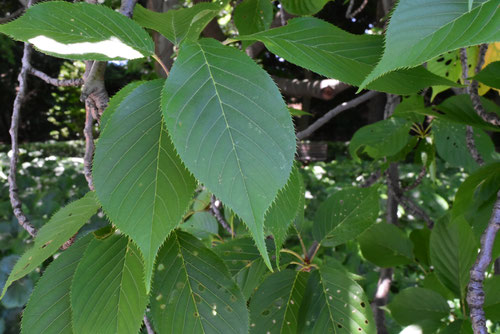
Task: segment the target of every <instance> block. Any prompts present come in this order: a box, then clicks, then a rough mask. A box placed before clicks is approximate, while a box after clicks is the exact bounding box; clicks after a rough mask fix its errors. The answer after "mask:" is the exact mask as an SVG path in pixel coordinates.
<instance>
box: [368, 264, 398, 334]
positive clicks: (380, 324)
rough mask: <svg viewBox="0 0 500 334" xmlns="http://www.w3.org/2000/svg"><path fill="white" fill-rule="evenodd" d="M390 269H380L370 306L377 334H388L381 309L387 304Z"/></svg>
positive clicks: (391, 271) (391, 270)
mask: <svg viewBox="0 0 500 334" xmlns="http://www.w3.org/2000/svg"><path fill="white" fill-rule="evenodd" d="M392 273H393V269H392V268H381V269H380V276H379V279H378V283H377V291H376V292H375V298H373V302H372V304H371V306H372V310H373V316H374V318H375V324H376V326H377V334H388V333H389V332H388V330H387V326H386V325H385V312H384V310H383V309H382V308H381V307H382V306H385V305H386V304H387V301H388V299H389V292H390V289H391V284H392Z"/></svg>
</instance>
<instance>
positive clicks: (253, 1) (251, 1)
mask: <svg viewBox="0 0 500 334" xmlns="http://www.w3.org/2000/svg"><path fill="white" fill-rule="evenodd" d="M273 16H274V15H273V5H272V3H271V1H269V0H244V1H243V2H242V3H240V4H239V5H238V6H237V7H236V8H235V9H234V13H233V20H234V24H235V25H236V28H237V29H238V32H239V34H240V35H249V34H253V33H256V32H259V31H263V30H267V29H269V27H270V26H271V22H272V21H273ZM250 44H251V42H248V41H243V42H242V43H241V48H242V49H243V50H245V49H246V48H247V46H249V45H250Z"/></svg>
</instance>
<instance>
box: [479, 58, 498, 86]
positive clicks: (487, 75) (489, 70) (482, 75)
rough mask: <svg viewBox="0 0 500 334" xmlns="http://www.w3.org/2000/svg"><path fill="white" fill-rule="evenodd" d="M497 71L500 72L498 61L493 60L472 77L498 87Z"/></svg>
mask: <svg viewBox="0 0 500 334" xmlns="http://www.w3.org/2000/svg"><path fill="white" fill-rule="evenodd" d="M498 73H500V61H494V62H492V63H489V64H488V66H486V67H485V68H483V70H482V71H481V72H479V73H478V74H477V75H476V76H475V77H473V79H474V80H477V81H479V82H481V83H483V84H485V85H487V86H490V87H493V88H496V89H500V78H499V75H498Z"/></svg>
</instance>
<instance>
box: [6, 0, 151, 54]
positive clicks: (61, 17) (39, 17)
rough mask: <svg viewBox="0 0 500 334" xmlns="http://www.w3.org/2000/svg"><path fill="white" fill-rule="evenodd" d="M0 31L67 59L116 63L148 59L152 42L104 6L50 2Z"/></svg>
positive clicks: (127, 19) (129, 22)
mask: <svg viewBox="0 0 500 334" xmlns="http://www.w3.org/2000/svg"><path fill="white" fill-rule="evenodd" d="M0 32H2V33H4V34H7V35H9V36H11V37H12V38H14V39H17V40H19V41H23V42H28V43H31V44H33V45H34V46H35V48H37V49H38V50H40V51H41V52H43V53H46V54H49V55H52V56H56V57H60V58H66V59H79V60H118V59H136V58H143V57H147V56H151V55H153V54H154V51H155V47H154V43H153V40H152V39H151V37H150V36H149V35H148V34H147V32H146V31H144V29H142V28H141V27H140V26H139V25H138V24H137V23H135V22H134V21H132V20H130V19H129V18H127V17H125V16H123V15H121V14H120V13H118V12H115V11H114V10H112V9H111V8H108V7H106V6H96V5H92V4H88V3H85V2H79V3H70V2H64V1H50V2H42V3H39V4H36V5H34V6H32V7H30V8H28V10H27V11H26V14H24V15H23V16H21V17H20V18H19V19H17V20H15V21H12V22H9V23H7V24H3V25H0Z"/></svg>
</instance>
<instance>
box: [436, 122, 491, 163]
mask: <svg viewBox="0 0 500 334" xmlns="http://www.w3.org/2000/svg"><path fill="white" fill-rule="evenodd" d="M432 123H433V126H432V130H433V133H434V143H435V146H436V151H437V153H438V154H439V156H441V158H443V159H444V160H445V161H446V162H448V163H449V164H450V165H451V166H453V167H461V168H464V169H465V170H466V171H468V172H473V171H475V170H477V169H478V168H479V167H480V166H479V164H478V163H477V162H476V161H475V160H474V159H473V158H472V155H471V154H470V152H469V150H468V149H467V139H466V137H467V134H466V133H467V130H466V126H465V125H461V124H453V123H450V122H447V121H439V120H434V121H433V122H432ZM474 142H475V144H476V148H477V150H478V152H479V154H480V155H481V157H483V159H484V161H485V162H486V163H490V162H494V161H495V157H494V154H495V145H494V144H493V141H492V140H491V138H490V136H488V134H487V133H485V132H484V131H483V130H480V129H477V128H474Z"/></svg>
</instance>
